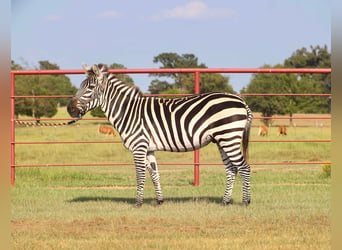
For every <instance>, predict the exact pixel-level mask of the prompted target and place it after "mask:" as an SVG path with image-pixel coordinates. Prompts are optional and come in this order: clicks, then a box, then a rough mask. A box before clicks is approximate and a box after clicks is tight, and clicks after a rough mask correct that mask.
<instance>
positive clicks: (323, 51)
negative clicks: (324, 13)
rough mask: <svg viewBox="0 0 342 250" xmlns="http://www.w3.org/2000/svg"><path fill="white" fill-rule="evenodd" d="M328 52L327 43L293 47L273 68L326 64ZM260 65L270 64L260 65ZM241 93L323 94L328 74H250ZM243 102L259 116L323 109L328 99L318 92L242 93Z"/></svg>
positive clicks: (328, 90)
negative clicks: (275, 94) (322, 45)
mask: <svg viewBox="0 0 342 250" xmlns="http://www.w3.org/2000/svg"><path fill="white" fill-rule="evenodd" d="M329 67H331V64H330V54H329V52H328V50H327V47H326V46H325V47H323V48H321V47H319V46H316V47H312V46H311V51H308V50H307V49H306V48H302V49H300V50H297V51H296V52H295V53H293V54H292V56H291V57H289V58H288V59H286V60H285V61H284V64H277V65H275V66H274V67H273V68H329ZM263 68H272V66H270V65H264V66H263ZM241 93H289V94H307V93H310V94H327V93H331V76H330V74H301V73H299V74H294V73H291V74H277V73H269V74H265V73H257V74H253V76H252V80H251V82H250V83H249V84H248V86H247V87H245V88H244V89H243V90H242V91H241ZM245 99H246V101H247V103H248V104H249V106H250V107H251V109H252V110H253V111H254V112H261V113H262V115H263V116H268V117H269V116H273V115H274V114H279V115H281V114H288V115H289V116H292V114H293V113H296V112H297V113H327V112H329V111H330V109H329V99H328V98H326V97H322V96H262V97H260V96H246V97H245Z"/></svg>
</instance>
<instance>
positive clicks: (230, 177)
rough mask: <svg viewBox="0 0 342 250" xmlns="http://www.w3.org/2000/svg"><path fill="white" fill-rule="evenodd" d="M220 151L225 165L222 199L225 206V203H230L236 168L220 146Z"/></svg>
mask: <svg viewBox="0 0 342 250" xmlns="http://www.w3.org/2000/svg"><path fill="white" fill-rule="evenodd" d="M220 153H221V157H222V161H223V163H224V165H225V170H226V178H227V185H226V191H225V192H224V196H223V201H222V204H223V205H224V206H225V205H229V204H231V197H232V191H233V187H234V182H235V177H236V173H237V168H236V167H234V166H233V164H232V163H231V162H230V161H229V158H228V157H227V154H226V153H225V152H224V151H223V150H222V149H221V148H220Z"/></svg>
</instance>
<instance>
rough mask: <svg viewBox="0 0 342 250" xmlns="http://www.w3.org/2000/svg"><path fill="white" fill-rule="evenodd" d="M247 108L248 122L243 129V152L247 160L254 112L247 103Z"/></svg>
mask: <svg viewBox="0 0 342 250" xmlns="http://www.w3.org/2000/svg"><path fill="white" fill-rule="evenodd" d="M246 110H247V123H246V126H245V128H244V130H243V135H242V154H243V157H244V158H245V160H246V161H247V160H248V144H249V135H250V132H251V127H252V120H253V114H252V111H251V110H250V109H249V107H248V106H247V105H246Z"/></svg>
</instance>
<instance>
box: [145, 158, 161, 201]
mask: <svg viewBox="0 0 342 250" xmlns="http://www.w3.org/2000/svg"><path fill="white" fill-rule="evenodd" d="M146 167H147V169H148V172H149V173H150V176H151V179H152V182H153V185H154V190H155V192H156V197H157V204H158V205H161V204H162V203H163V202H164V198H163V193H162V189H161V186H160V174H159V171H158V165H157V161H156V158H155V156H154V152H148V153H147V161H146Z"/></svg>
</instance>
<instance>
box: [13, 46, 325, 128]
mask: <svg viewBox="0 0 342 250" xmlns="http://www.w3.org/2000/svg"><path fill="white" fill-rule="evenodd" d="M153 62H154V63H156V64H159V65H160V68H207V66H206V65H205V64H204V63H200V62H199V61H198V58H197V57H196V56H195V55H194V54H181V55H180V54H177V53H173V52H170V53H161V54H159V55H157V56H155V57H154V58H153ZM38 63H39V67H38V68H37V69H40V70H46V69H47V70H49V69H59V66H58V65H57V64H54V63H51V62H49V61H39V62H38ZM109 68H111V69H125V68H126V67H125V66H124V65H122V64H119V63H112V64H110V65H109ZM261 68H331V54H330V53H329V51H328V48H327V46H326V45H324V46H322V47H321V46H310V48H309V49H307V48H304V47H303V48H301V49H298V50H296V51H295V52H293V53H292V55H291V56H290V57H289V58H287V59H285V60H284V62H283V63H280V64H276V65H274V66H272V65H267V64H266V65H263V66H262V67H261ZM12 69H13V70H22V69H26V68H24V67H23V66H21V65H19V64H17V63H16V62H14V61H12ZM117 76H118V78H119V79H121V80H123V81H125V82H127V83H128V84H131V85H134V81H133V79H132V78H131V77H130V76H129V75H127V74H118V75H117ZM149 76H150V77H151V78H153V79H152V80H151V83H150V85H149V87H148V91H149V93H151V94H189V93H193V92H194V74H189V73H153V74H150V75H149ZM200 77H201V79H200V83H201V85H200V91H201V93H204V92H214V91H218V92H229V93H236V91H234V89H233V87H232V86H231V84H230V83H229V76H226V75H224V74H219V73H201V74H200ZM76 90H77V89H76V87H75V86H73V85H72V83H71V81H70V79H69V78H68V77H67V76H65V75H17V76H16V93H15V94H16V95H21V96H25V95H34V96H39V95H72V94H74V93H75V92H76ZM240 93H241V94H249V93H293V94H303V93H310V94H311V93H317V94H321V93H323V94H330V93H331V75H330V74H308V73H306V74H301V73H269V74H263V73H256V74H253V75H252V78H251V81H250V83H249V84H248V85H247V86H245V87H244V88H243V89H242V90H241V92H240ZM244 99H245V100H246V102H247V103H248V105H249V106H250V108H251V109H252V110H253V111H254V112H261V113H262V115H263V116H265V117H271V116H273V115H275V114H278V115H281V114H289V115H290V116H292V114H294V113H298V112H300V113H328V112H330V98H327V97H322V96H281V95H280V96H245V97H244ZM68 101H69V98H18V99H16V102H15V114H16V116H17V117H18V116H19V115H27V116H31V117H33V118H35V119H37V120H39V119H40V118H41V117H43V116H44V117H52V116H54V115H55V114H56V113H57V107H58V106H65V105H67V103H68ZM92 115H94V116H103V113H102V112H101V111H100V110H99V109H96V110H94V111H92ZM267 121H268V120H265V122H267Z"/></svg>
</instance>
